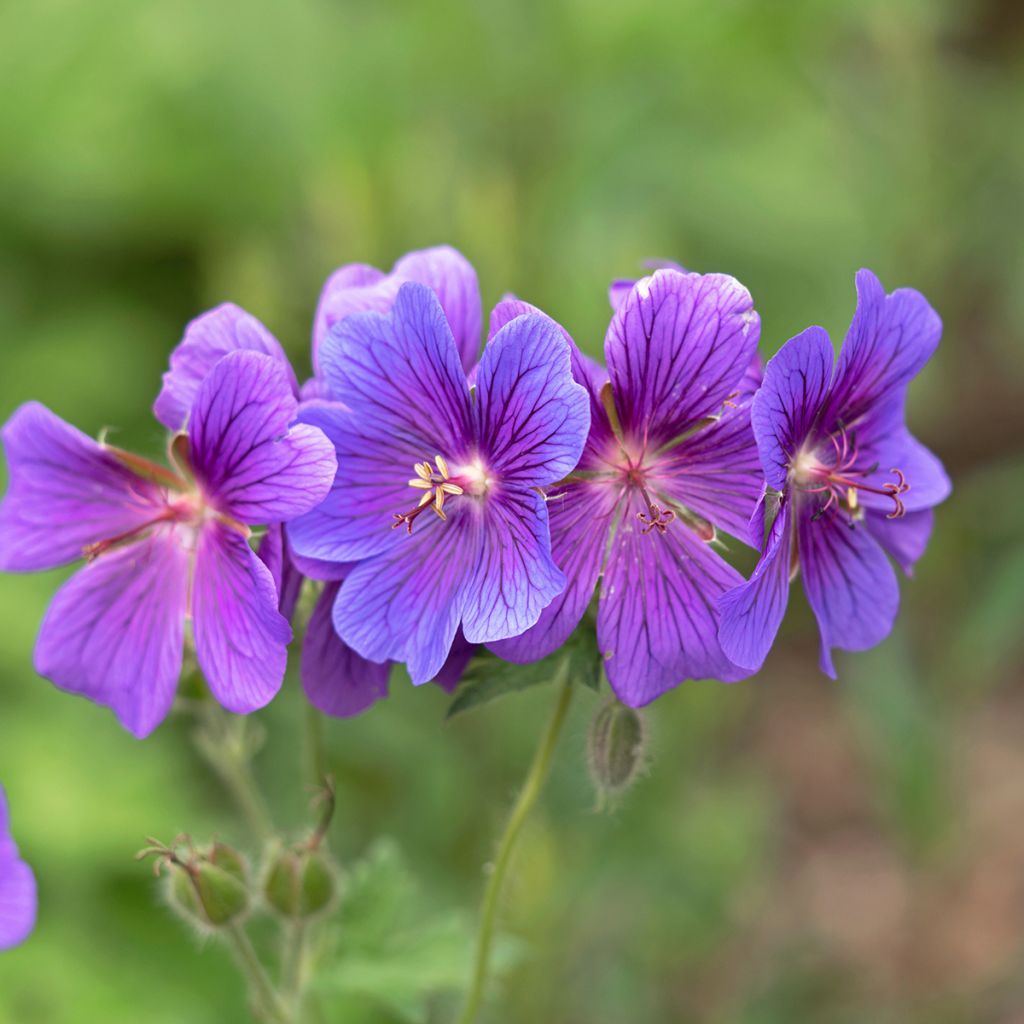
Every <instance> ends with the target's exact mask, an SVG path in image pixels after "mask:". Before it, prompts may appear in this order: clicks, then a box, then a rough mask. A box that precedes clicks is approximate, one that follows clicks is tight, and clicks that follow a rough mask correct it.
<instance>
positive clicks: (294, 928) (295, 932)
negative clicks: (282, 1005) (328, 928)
mask: <svg viewBox="0 0 1024 1024" xmlns="http://www.w3.org/2000/svg"><path fill="white" fill-rule="evenodd" d="M305 955H306V924H305V922H304V921H293V922H292V923H291V924H290V925H289V926H288V927H286V928H285V929H284V949H283V950H282V955H281V961H282V971H281V974H282V988H283V989H284V994H285V998H286V999H287V1000H288V1001H289V1003H290V1004H291V1007H292V1012H293V1014H294V1017H295V1020H301V1019H302V991H303V976H302V975H303V969H304V967H305Z"/></svg>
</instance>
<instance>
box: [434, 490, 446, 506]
mask: <svg viewBox="0 0 1024 1024" xmlns="http://www.w3.org/2000/svg"><path fill="white" fill-rule="evenodd" d="M434 508H436V509H437V511H438V512H440V511H441V509H442V508H444V491H442V490H441V488H440V487H438V489H437V490H436V491H434Z"/></svg>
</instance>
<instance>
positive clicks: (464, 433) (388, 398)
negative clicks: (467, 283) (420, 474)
mask: <svg viewBox="0 0 1024 1024" xmlns="http://www.w3.org/2000/svg"><path fill="white" fill-rule="evenodd" d="M320 364H321V368H322V370H323V374H324V377H325V379H326V381H327V385H328V388H329V389H330V393H331V395H332V396H335V397H338V398H340V399H342V400H343V401H344V403H345V405H346V406H348V408H349V409H351V410H352V411H353V413H354V414H355V415H356V416H357V417H358V418H359V419H360V421H361V422H362V423H363V424H365V425H366V427H367V429H372V430H373V431H375V432H376V433H379V434H381V435H385V436H392V437H393V438H394V439H395V440H396V441H398V442H400V443H405V444H411V445H412V446H413V447H414V448H415V449H416V450H417V451H418V452H419V456H418V457H419V458H421V459H423V458H427V459H429V458H430V457H431V456H432V455H434V454H441V455H444V456H445V458H454V457H457V456H461V455H462V454H463V451H464V445H465V439H466V438H467V437H468V435H469V428H470V424H471V422H472V420H471V412H470V405H469V386H468V385H467V383H466V376H465V373H464V371H463V369H462V364H461V363H460V362H459V354H458V351H457V350H456V347H455V339H454V338H453V337H452V332H451V328H450V327H449V326H448V321H447V320H446V319H445V315H444V312H443V310H442V309H441V306H440V305H439V303H438V301H437V298H436V296H435V295H434V293H433V292H432V291H431V290H430V289H429V288H427V287H426V286H425V285H421V284H404V285H402V287H401V289H400V290H399V292H398V296H397V298H396V299H395V302H394V305H393V306H392V307H391V311H390V312H389V313H388V314H387V315H386V316H382V315H381V314H379V313H357V314H354V315H353V316H349V317H346V318H345V319H344V320H341V321H339V322H338V323H336V324H335V325H334V327H332V328H331V330H330V332H329V334H328V335H327V337H326V338H325V339H324V342H323V344H322V346H321V348H320ZM410 468H411V467H410Z"/></svg>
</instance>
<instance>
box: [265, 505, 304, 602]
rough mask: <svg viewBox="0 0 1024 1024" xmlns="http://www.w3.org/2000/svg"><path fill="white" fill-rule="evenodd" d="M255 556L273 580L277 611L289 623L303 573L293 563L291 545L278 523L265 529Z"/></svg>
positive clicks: (300, 586) (297, 597)
mask: <svg viewBox="0 0 1024 1024" xmlns="http://www.w3.org/2000/svg"><path fill="white" fill-rule="evenodd" d="M257 554H258V555H259V557H260V561H262V562H263V564H264V565H265V566H266V567H267V568H268V569H269V570H270V575H271V576H272V577H273V579H274V587H275V589H276V590H277V607H278V610H279V611H280V612H281V614H282V615H283V616H284V617H285V618H286V619H287V620H288V621H289V622H291V619H292V615H294V613H295V605H296V604H297V603H298V600H299V594H300V592H301V591H302V577H303V573H302V570H301V569H300V568H299V566H297V565H296V563H295V559H294V557H293V556H292V551H291V545H289V543H288V539H287V537H285V534H284V527H283V526H282V525H281V524H280V523H272V524H271V525H270V526H268V527H267V532H266V533H265V534H264V535H263V539H262V540H261V541H260V544H259V547H258V548H257Z"/></svg>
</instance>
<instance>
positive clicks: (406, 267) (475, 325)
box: [391, 245, 483, 373]
mask: <svg viewBox="0 0 1024 1024" xmlns="http://www.w3.org/2000/svg"><path fill="white" fill-rule="evenodd" d="M391 273H392V275H394V276H395V277H396V278H398V279H399V280H400V281H418V282H419V283H420V284H425V285H426V286H427V287H428V288H430V290H431V291H433V293H434V294H435V295H436V296H437V300H438V302H440V303H441V308H442V309H443V310H444V315H445V318H446V319H447V320H448V325H449V326H450V327H451V329H452V334H453V335H454V336H455V345H456V348H458V350H459V358H460V359H461V361H462V367H463V369H464V370H465V371H466V372H467V373H468V372H469V370H470V369H471V368H472V367H473V366H474V365H475V364H476V361H477V356H478V355H479V353H480V330H481V326H482V322H483V312H482V310H481V307H480V285H479V284H478V282H477V277H476V271H475V270H474V269H473V265H472V264H471V263H470V262H469V260H467V259H466V257H465V256H463V255H462V253H460V252H459V251H458V250H456V249H453V248H452V247H451V246H450V245H438V246H434V247H433V248H431V249H420V250H418V251H416V252H410V253H408V254H406V255H405V256H403V257H402V258H401V259H400V260H399V261H398V262H397V263H396V264H395V265H394V267H393V268H392V270H391Z"/></svg>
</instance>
